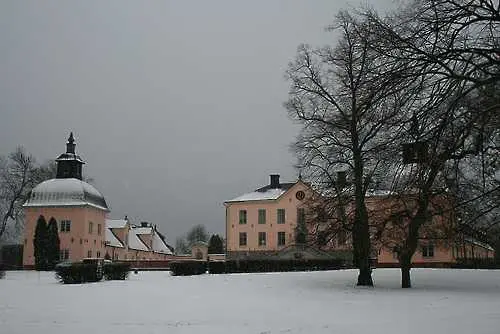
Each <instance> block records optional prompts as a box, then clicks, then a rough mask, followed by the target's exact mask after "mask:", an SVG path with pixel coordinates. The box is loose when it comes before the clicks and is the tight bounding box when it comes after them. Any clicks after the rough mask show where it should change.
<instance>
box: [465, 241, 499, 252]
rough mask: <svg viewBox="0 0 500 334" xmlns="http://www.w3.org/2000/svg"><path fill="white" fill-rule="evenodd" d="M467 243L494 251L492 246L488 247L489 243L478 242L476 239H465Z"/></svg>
mask: <svg viewBox="0 0 500 334" xmlns="http://www.w3.org/2000/svg"><path fill="white" fill-rule="evenodd" d="M465 241H467V242H470V243H471V244H474V245H476V246H479V247H482V248H485V249H487V250H490V251H494V249H493V247H491V246H490V245H488V244H487V243H484V242H481V241H479V240H476V239H474V238H465Z"/></svg>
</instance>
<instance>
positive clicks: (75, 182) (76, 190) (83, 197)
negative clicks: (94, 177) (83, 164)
mask: <svg viewBox="0 0 500 334" xmlns="http://www.w3.org/2000/svg"><path fill="white" fill-rule="evenodd" d="M84 205H90V206H93V207H96V208H99V209H102V210H106V211H109V209H108V205H107V204H106V200H105V199H104V196H103V195H101V193H100V192H99V191H98V190H97V189H96V188H94V187H93V186H91V185H90V184H88V183H86V182H84V181H82V180H79V179H75V178H67V179H51V180H47V181H44V182H42V183H40V184H39V185H37V186H36V187H35V188H33V190H32V192H31V196H30V198H29V199H28V200H27V201H26V202H25V203H24V206H25V207H41V206H84Z"/></svg>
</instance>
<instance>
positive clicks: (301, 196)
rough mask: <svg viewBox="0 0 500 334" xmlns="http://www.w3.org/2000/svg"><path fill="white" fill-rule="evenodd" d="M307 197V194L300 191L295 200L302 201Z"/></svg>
mask: <svg viewBox="0 0 500 334" xmlns="http://www.w3.org/2000/svg"><path fill="white" fill-rule="evenodd" d="M305 197H306V194H304V192H303V191H302V190H299V191H297V192H296V193H295V198H297V199H298V200H299V201H302V200H303V199H304V198H305Z"/></svg>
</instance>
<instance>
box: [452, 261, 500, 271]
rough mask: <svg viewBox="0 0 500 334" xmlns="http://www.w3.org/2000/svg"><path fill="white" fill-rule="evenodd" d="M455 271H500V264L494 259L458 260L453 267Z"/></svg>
mask: <svg viewBox="0 0 500 334" xmlns="http://www.w3.org/2000/svg"><path fill="white" fill-rule="evenodd" d="M451 267H452V268H455V269H500V262H498V261H495V260H494V259H457V263H454V264H452V265H451Z"/></svg>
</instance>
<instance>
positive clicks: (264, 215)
mask: <svg viewBox="0 0 500 334" xmlns="http://www.w3.org/2000/svg"><path fill="white" fill-rule="evenodd" d="M279 178H280V176H279V175H277V174H273V175H271V176H270V182H269V184H268V185H266V186H263V187H260V188H259V189H257V190H255V191H253V192H249V193H246V194H243V195H241V196H238V197H236V198H233V199H231V200H228V201H226V202H224V206H225V208H226V240H227V241H226V255H227V257H228V258H240V257H249V256H259V255H261V256H267V255H273V254H276V253H277V252H280V251H283V250H285V249H286V248H287V247H291V246H293V245H296V244H297V242H296V241H297V240H296V238H297V233H298V231H299V229H300V228H304V227H305V226H306V207H305V206H306V202H307V200H308V198H309V196H310V195H311V192H310V188H309V187H308V186H307V185H306V184H305V183H304V182H302V181H301V180H297V181H296V182H290V183H281V182H280V180H279Z"/></svg>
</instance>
